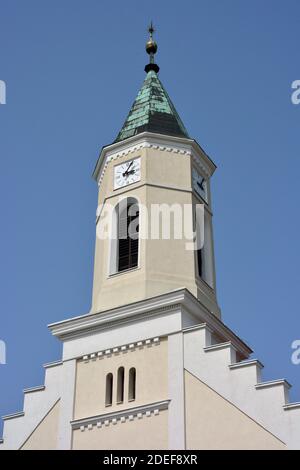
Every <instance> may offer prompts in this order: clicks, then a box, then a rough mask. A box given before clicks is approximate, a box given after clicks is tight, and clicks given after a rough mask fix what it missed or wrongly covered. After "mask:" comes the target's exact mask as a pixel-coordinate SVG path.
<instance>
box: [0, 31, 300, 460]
mask: <svg viewBox="0 0 300 470" xmlns="http://www.w3.org/2000/svg"><path fill="white" fill-rule="evenodd" d="M153 32H154V30H153V26H152V25H151V26H150V28H149V34H150V37H149V40H148V42H147V44H146V51H147V53H148V54H149V56H150V60H149V63H148V64H147V65H146V67H145V72H146V78H145V80H144V83H143V84H142V87H141V89H140V91H139V93H138V95H137V97H136V99H135V101H134V103H133V105H132V107H131V110H130V112H129V114H128V116H127V118H126V120H125V123H124V125H123V127H122V128H121V130H120V132H119V133H118V136H117V138H116V140H115V141H114V142H113V143H112V144H111V145H108V146H106V147H104V148H103V149H102V151H101V153H100V156H99V160H98V162H97V165H96V168H95V170H94V178H95V179H96V181H97V182H98V185H99V200H98V210H97V219H96V230H97V237H96V251H95V266H94V285H93V303H92V309H91V312H89V313H88V314H83V315H80V316H75V317H72V318H69V319H65V320H62V321H59V322H56V323H52V324H51V325H49V328H50V330H51V332H52V334H53V335H54V336H55V337H56V338H58V339H59V340H60V341H61V342H62V350H63V351H62V357H61V360H59V361H55V362H52V363H48V364H45V366H44V367H45V371H46V373H45V384H44V385H42V386H38V387H32V388H30V389H26V390H24V407H23V411H21V412H18V413H14V414H12V415H7V416H6V417H4V423H5V424H4V433H3V439H0V450H1V449H35V450H36V449H75V450H80V449H94V450H105V451H106V452H107V450H115V449H126V450H136V449H148V450H155V449H157V450H160V449H166V450H167V449H172V450H176V449H177V450H185V449H189V450H193V449H226V450H229V449H270V450H271V449H272V450H275V449H278V450H279V449H286V448H289V449H299V446H300V445H299V443H300V404H299V402H295V403H290V402H289V398H288V391H289V388H290V384H289V383H288V382H287V381H286V380H284V379H279V380H268V381H263V380H262V373H261V370H262V368H263V365H262V364H261V362H260V361H259V360H257V359H252V358H250V355H251V354H252V350H251V348H250V347H249V346H248V345H247V344H246V343H245V342H244V341H243V340H242V339H241V338H239V337H238V336H237V335H236V334H235V333H234V332H233V331H231V330H230V329H229V328H228V327H227V326H226V325H225V324H224V323H223V322H222V321H221V319H220V310H219V307H218V303H217V298H216V282H215V264H214V246H213V230H212V208H211V191H210V179H211V177H212V175H213V173H214V171H215V168H216V167H215V165H214V163H213V162H212V161H211V159H210V158H209V157H208V156H207V155H206V153H205V152H204V151H203V150H202V148H201V147H200V146H199V144H198V143H197V142H196V141H195V140H193V139H192V138H191V137H190V136H189V135H188V133H187V130H186V129H185V127H184V125H183V123H182V121H181V119H180V117H179V115H178V114H177V112H176V110H175V108H174V105H173V104H172V102H171V100H170V98H169V96H168V94H167V92H166V90H165V89H164V87H163V85H162V83H161V81H160V79H159V77H158V72H159V67H158V65H157V64H156V63H155V60H154V57H155V54H156V52H157V44H156V43H155V41H154V39H153ZM158 222H159V223H158ZM267 334H268V333H267V331H266V335H267ZM134 455H135V454H134Z"/></svg>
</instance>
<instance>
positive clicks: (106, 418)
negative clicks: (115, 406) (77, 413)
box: [71, 400, 170, 431]
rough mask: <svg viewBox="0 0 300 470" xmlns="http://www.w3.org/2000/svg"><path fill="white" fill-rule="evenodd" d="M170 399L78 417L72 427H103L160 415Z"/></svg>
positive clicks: (83, 428)
mask: <svg viewBox="0 0 300 470" xmlns="http://www.w3.org/2000/svg"><path fill="white" fill-rule="evenodd" d="M169 402H170V400H164V401H159V402H155V403H149V404H147V405H141V406H135V407H132V408H126V409H125V410H121V411H114V412H111V413H103V414H100V415H97V416H90V417H88V418H82V419H76V420H73V421H71V426H72V429H74V430H75V429H80V430H81V431H84V430H85V429H89V430H90V429H92V428H93V426H97V427H98V428H101V427H102V426H109V425H111V424H113V425H114V424H117V423H124V422H125V421H126V420H129V421H133V420H134V419H141V418H144V417H146V418H148V417H150V416H155V415H158V414H159V412H160V411H163V410H167V409H168V406H169Z"/></svg>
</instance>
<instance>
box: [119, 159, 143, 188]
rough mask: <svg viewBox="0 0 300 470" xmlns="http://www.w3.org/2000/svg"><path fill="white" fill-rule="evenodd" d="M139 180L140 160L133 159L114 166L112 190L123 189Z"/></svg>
mask: <svg viewBox="0 0 300 470" xmlns="http://www.w3.org/2000/svg"><path fill="white" fill-rule="evenodd" d="M140 179H141V159H140V158H135V159H134V160H129V161H128V162H125V163H121V165H117V166H115V174H114V189H119V188H123V187H124V186H128V185H129V184H132V183H136V182H137V181H140Z"/></svg>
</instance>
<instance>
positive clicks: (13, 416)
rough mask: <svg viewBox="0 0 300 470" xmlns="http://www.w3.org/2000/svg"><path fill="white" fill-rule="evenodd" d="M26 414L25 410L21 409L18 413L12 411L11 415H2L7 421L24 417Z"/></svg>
mask: <svg viewBox="0 0 300 470" xmlns="http://www.w3.org/2000/svg"><path fill="white" fill-rule="evenodd" d="M24 415H25V413H24V411H19V412H17V413H11V414H9V415H5V416H2V419H3V421H6V420H8V419H15V418H23V416H24Z"/></svg>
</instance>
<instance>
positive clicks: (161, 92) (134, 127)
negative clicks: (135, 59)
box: [115, 23, 189, 142]
mask: <svg viewBox="0 0 300 470" xmlns="http://www.w3.org/2000/svg"><path fill="white" fill-rule="evenodd" d="M153 32H154V28H153V26H152V23H151V25H150V27H149V33H150V38H149V40H148V42H147V44H146V51H147V53H148V54H149V55H150V62H149V64H147V65H146V67H145V71H146V73H147V75H146V78H145V80H144V83H143V85H142V88H141V89H140V91H139V93H138V95H137V97H136V100H135V101H134V103H133V105H132V107H131V110H130V111H129V114H128V116H127V118H126V121H125V123H124V125H123V127H122V129H121V131H120V132H119V134H118V137H117V138H116V140H115V142H120V141H121V140H124V139H127V138H128V137H132V136H134V135H137V134H140V133H141V132H154V133H157V134H165V135H171V136H177V137H187V138H189V136H188V133H187V131H186V129H185V127H184V125H183V123H182V121H181V119H180V117H179V115H178V114H177V111H176V109H175V107H174V105H173V103H172V101H171V100H170V97H169V95H168V93H167V92H166V90H165V89H164V87H163V85H162V83H161V81H160V80H159V78H158V76H157V73H158V71H159V67H158V65H157V64H156V63H155V62H154V54H155V53H156V51H157V44H156V42H155V41H154V40H153V37H152V35H153Z"/></svg>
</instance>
